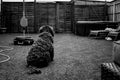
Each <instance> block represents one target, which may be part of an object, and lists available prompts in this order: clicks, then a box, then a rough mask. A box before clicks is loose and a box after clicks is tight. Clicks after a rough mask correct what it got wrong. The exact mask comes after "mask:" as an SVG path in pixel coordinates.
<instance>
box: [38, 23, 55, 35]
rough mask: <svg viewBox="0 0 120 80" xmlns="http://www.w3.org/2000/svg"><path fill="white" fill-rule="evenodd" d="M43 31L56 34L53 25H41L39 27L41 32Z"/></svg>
mask: <svg viewBox="0 0 120 80" xmlns="http://www.w3.org/2000/svg"><path fill="white" fill-rule="evenodd" d="M42 32H48V33H50V34H51V35H52V36H54V29H53V27H52V26H49V25H45V26H41V27H40V28H39V33H42Z"/></svg>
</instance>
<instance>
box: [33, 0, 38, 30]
mask: <svg viewBox="0 0 120 80" xmlns="http://www.w3.org/2000/svg"><path fill="white" fill-rule="evenodd" d="M36 27H37V26H36V0H34V32H36Z"/></svg>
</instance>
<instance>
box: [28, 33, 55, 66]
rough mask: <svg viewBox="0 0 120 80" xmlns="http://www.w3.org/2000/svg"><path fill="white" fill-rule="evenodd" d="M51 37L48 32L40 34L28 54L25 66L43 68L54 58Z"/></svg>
mask: <svg viewBox="0 0 120 80" xmlns="http://www.w3.org/2000/svg"><path fill="white" fill-rule="evenodd" d="M52 44H53V37H52V35H51V34H50V33H49V32H46V31H45V32H42V33H40V34H39V38H38V40H37V41H35V42H34V44H33V45H32V48H31V49H30V51H29V52H28V56H27V66H35V67H45V66H47V65H48V64H49V63H50V62H51V61H53V58H54V47H53V45H52Z"/></svg>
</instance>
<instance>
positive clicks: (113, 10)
mask: <svg viewBox="0 0 120 80" xmlns="http://www.w3.org/2000/svg"><path fill="white" fill-rule="evenodd" d="M108 15H109V20H110V21H120V0H116V1H114V2H111V4H110V5H109V7H108Z"/></svg>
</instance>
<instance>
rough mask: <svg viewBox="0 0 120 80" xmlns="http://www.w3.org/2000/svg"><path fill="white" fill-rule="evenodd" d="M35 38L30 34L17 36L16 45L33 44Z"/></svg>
mask: <svg viewBox="0 0 120 80" xmlns="http://www.w3.org/2000/svg"><path fill="white" fill-rule="evenodd" d="M33 43H34V40H33V39H32V37H30V36H16V37H15V39H14V45H18V44H23V45H32V44H33Z"/></svg>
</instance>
